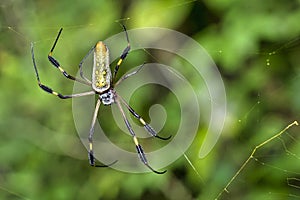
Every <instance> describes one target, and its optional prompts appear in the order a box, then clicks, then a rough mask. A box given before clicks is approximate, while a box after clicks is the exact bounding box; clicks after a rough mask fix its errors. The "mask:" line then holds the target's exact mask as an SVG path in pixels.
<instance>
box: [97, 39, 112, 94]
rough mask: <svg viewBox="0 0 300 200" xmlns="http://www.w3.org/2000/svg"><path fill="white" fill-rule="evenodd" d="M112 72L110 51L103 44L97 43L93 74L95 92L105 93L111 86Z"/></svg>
mask: <svg viewBox="0 0 300 200" xmlns="http://www.w3.org/2000/svg"><path fill="white" fill-rule="evenodd" d="M111 80H112V75H111V70H110V68H109V50H108V48H107V46H106V45H105V44H104V43H103V42H101V41H100V42H97V44H96V45H95V49H94V64H93V74H92V87H93V89H94V90H95V91H97V92H99V93H103V92H105V91H107V90H108V89H109V88H110V86H111Z"/></svg>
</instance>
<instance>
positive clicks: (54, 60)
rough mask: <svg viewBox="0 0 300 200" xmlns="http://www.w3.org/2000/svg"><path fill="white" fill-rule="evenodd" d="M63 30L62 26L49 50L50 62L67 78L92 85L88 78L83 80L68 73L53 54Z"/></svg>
mask: <svg viewBox="0 0 300 200" xmlns="http://www.w3.org/2000/svg"><path fill="white" fill-rule="evenodd" d="M62 30H63V29H62V28H61V29H60V30H59V32H58V35H57V37H56V39H55V41H54V44H53V46H52V48H51V50H50V52H49V54H48V60H49V61H50V63H51V64H52V65H53V66H55V67H56V68H57V69H59V71H60V72H61V73H62V74H63V75H64V76H65V77H66V78H68V79H71V80H74V81H78V82H80V83H83V84H86V85H91V84H90V82H88V81H86V80H81V79H78V78H76V77H74V76H72V75H70V74H68V73H67V72H66V71H65V70H64V69H63V68H62V67H61V65H60V64H59V62H58V61H57V60H56V59H55V58H54V57H53V56H52V54H53V51H54V48H55V46H56V44H57V41H58V39H59V37H60V35H61V32H62Z"/></svg>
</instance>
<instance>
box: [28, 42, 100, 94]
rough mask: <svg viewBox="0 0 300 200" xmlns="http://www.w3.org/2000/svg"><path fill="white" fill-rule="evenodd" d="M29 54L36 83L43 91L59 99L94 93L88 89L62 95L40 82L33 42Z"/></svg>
mask: <svg viewBox="0 0 300 200" xmlns="http://www.w3.org/2000/svg"><path fill="white" fill-rule="evenodd" d="M31 55H32V62H33V67H34V71H35V75H36V79H37V82H38V85H39V87H40V88H41V89H42V90H44V91H45V92H47V93H50V94H53V95H55V96H57V97H59V98H61V99H68V98H73V97H81V96H87V95H92V94H95V92H94V91H89V92H82V93H78V94H71V95H63V94H60V93H58V92H55V91H53V90H52V89H51V88H49V87H48V86H46V85H44V84H42V83H41V81H40V77H39V73H38V70H37V67H36V63H35V58H34V52H33V43H31Z"/></svg>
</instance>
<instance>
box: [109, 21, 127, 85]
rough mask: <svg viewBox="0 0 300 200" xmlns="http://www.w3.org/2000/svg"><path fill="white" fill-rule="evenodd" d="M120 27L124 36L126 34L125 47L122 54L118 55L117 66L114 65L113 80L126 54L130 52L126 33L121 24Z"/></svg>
mask: <svg viewBox="0 0 300 200" xmlns="http://www.w3.org/2000/svg"><path fill="white" fill-rule="evenodd" d="M122 26H123V29H124V31H125V34H126V40H127V47H126V48H125V49H124V50H123V52H122V54H121V55H120V59H119V61H118V62H117V65H116V67H115V70H114V75H113V80H115V79H116V76H117V73H118V71H119V68H120V66H121V64H122V62H123V60H124V59H125V58H126V57H127V55H128V53H129V51H130V42H129V37H128V33H127V30H126V27H125V26H124V25H123V24H122Z"/></svg>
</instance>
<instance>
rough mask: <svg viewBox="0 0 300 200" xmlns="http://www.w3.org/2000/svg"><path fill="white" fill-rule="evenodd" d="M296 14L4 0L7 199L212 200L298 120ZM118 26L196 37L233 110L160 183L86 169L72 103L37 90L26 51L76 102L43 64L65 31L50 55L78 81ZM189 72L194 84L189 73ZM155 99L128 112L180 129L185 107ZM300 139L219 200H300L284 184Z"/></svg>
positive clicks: (267, 154) (185, 4)
mask: <svg viewBox="0 0 300 200" xmlns="http://www.w3.org/2000/svg"><path fill="white" fill-rule="evenodd" d="M299 8H300V4H299V1H297V0H290V1H284V0H276V1H275V0H265V1H260V0H254V1H246V0H241V1H228V0H227V1H225V0H223V1H221V0H205V1H175V0H172V1H171V0H169V1H157V0H155V1H147V0H142V1H67V0H62V1H56V2H53V1H22V0H19V1H9V0H4V1H1V3H0V9H1V12H0V13H1V15H0V28H1V30H0V31H1V32H0V134H1V135H0V136H1V140H0V199H46V200H47V199H57V200H59V199H155V198H157V199H214V198H215V197H216V196H217V195H218V193H219V192H220V191H222V189H223V188H224V187H225V185H226V183H227V182H228V181H229V180H230V178H231V177H232V176H233V175H234V174H235V172H236V171H237V170H238V168H239V167H240V166H241V165H242V163H243V162H244V161H245V160H246V159H247V157H248V156H249V154H250V153H251V151H252V150H253V148H254V147H255V146H256V145H257V144H259V143H261V142H263V141H265V140H266V139H268V138H269V137H271V136H272V135H275V134H276V133H278V132H279V131H280V130H282V129H283V128H284V127H285V126H286V125H287V124H288V123H290V122H291V121H294V120H299V112H300V95H299V92H298V91H299V87H300V78H299V69H298V68H299V66H300V59H299V55H300V49H299V41H300V40H299V36H300V26H299V19H300V9H299ZM127 18H130V19H129V20H125V21H122V19H123V20H124V19H127ZM116 21H122V22H124V23H125V24H126V26H127V28H128V29H132V28H141V27H147V26H154V27H155V26H158V27H165V28H170V29H174V30H178V31H180V32H182V33H184V34H186V35H188V36H190V37H192V38H194V39H195V40H197V41H198V42H199V44H201V45H202V46H203V47H204V48H205V49H206V50H207V52H208V53H209V54H210V55H211V56H212V58H213V60H214V61H215V62H216V63H217V66H218V69H219V70H220V73H221V75H222V78H223V81H224V84H225V87H226V94H227V103H228V104H227V106H228V112H227V118H226V123H225V126H224V130H223V133H222V135H221V138H220V139H219V141H218V143H217V145H216V146H215V148H214V149H213V151H212V152H211V153H210V154H209V155H208V156H207V157H206V158H204V159H199V158H198V153H199V149H200V147H201V142H202V140H203V138H204V135H203V134H205V131H203V130H204V129H206V127H207V126H208V125H207V124H201V126H200V128H199V130H198V135H197V136H196V138H195V140H194V142H193V144H192V146H191V147H190V148H189V149H188V151H187V152H186V156H187V157H184V156H182V157H181V158H180V159H178V160H177V161H176V162H174V163H173V164H172V165H170V166H168V167H167V168H168V172H167V173H166V174H165V175H156V174H152V173H149V174H130V173H123V172H119V171H117V170H114V169H109V168H108V169H95V168H91V167H89V166H88V161H87V156H86V154H87V152H86V149H85V148H84V147H83V145H82V144H81V142H80V140H79V139H78V138H77V133H76V129H75V126H74V122H73V115H72V105H71V101H69V100H60V99H58V98H56V97H54V96H51V95H48V94H46V93H44V92H42V91H41V90H40V89H39V88H38V86H37V83H36V79H35V75H34V70H33V66H32V61H31V55H30V42H31V41H33V42H34V43H35V52H36V55H35V56H36V60H37V64H38V67H39V69H40V73H41V79H42V81H43V82H44V83H46V84H47V85H51V87H53V88H55V90H58V91H60V92H62V93H64V94H69V93H72V87H73V83H72V82H71V81H70V80H65V79H64V77H63V76H62V75H61V74H59V72H58V71H57V70H56V69H55V68H54V67H53V66H51V64H50V63H49V62H48V60H47V53H48V51H49V50H50V48H51V45H52V44H53V41H54V39H55V36H56V34H57V31H58V30H59V28H60V27H63V28H64V32H63V35H62V38H61V40H60V41H59V42H58V45H57V49H56V50H55V53H54V54H55V57H56V58H57V59H58V60H59V61H60V62H61V63H62V64H63V66H64V68H65V69H66V70H67V71H68V72H69V73H70V74H76V73H77V66H78V64H79V62H80V61H81V59H82V58H83V56H84V55H85V54H86V53H87V51H88V50H89V49H90V48H91V47H92V46H93V45H94V44H95V42H96V41H98V40H102V39H105V38H106V37H109V36H110V35H113V34H115V33H118V32H120V31H121V30H122V29H121V27H120V26H119V24H118V23H116ZM120 48H123V47H120ZM143 53H144V52H142V53H141V52H133V53H132V54H129V56H128V59H127V60H126V62H124V64H123V66H122V67H124V68H128V69H129V68H131V67H130V66H136V65H139V64H141V63H143V62H144V61H147V60H146V59H147V55H145V54H144V55H140V54H143ZM199 62H201V60H199ZM124 68H121V69H120V73H121V74H122V73H125V72H126V71H127V69H124ZM186 70H187V72H185V73H186V74H190V76H191V77H187V78H191V80H192V79H193V77H192V75H193V71H188V70H189V69H186ZM145 90H146V91H145ZM153 91H155V88H154V89H153V88H151V87H144V89H143V91H140V90H139V91H138V92H137V93H135V94H134V96H133V97H135V98H133V99H132V100H131V101H130V103H131V104H133V105H134V107H136V108H137V110H138V111H139V113H140V114H141V115H143V116H145V119H147V120H148V119H149V114H148V109H149V107H150V106H151V104H153V103H160V104H162V105H164V106H165V109H166V110H167V113H168V117H169V118H168V119H167V123H166V127H164V129H163V132H166V133H168V132H169V131H174V130H173V129H174V127H175V128H176V127H177V126H178V123H179V121H180V116H178V111H177V110H176V109H178V108H177V107H178V103H177V102H176V101H175V100H172V98H173V96H172V94H166V95H165V96H164V95H161V94H156V95H152V96H151V97H152V98H148V97H149V96H148V95H149V94H152V93H154V92H153ZM161 91H162V92H161V93H163V92H164V90H161ZM187 98H188V97H187ZM157 101H161V102H157ZM168 110H169V111H168ZM104 112H106V110H105V111H104ZM91 114H92V113H91ZM170 116H171V118H170ZM83 118H85V116H83ZM105 121H106V122H107V123H106V124H105V127H106V128H109V127H112V128H111V130H113V133H112V134H111V135H110V136H109V137H110V138H112V140H113V141H118V140H119V137H120V138H121V139H120V141H122V142H128V144H126V143H125V144H126V145H128V149H130V150H132V151H134V144H133V143H132V142H131V140H130V138H129V137H128V140H127V139H126V137H125V136H124V134H123V133H120V135H123V136H124V137H123V136H122V137H121V136H119V135H117V134H118V133H117V132H118V131H119V130H118V129H117V128H116V127H115V124H114V122H113V121H111V122H110V120H107V119H106V120H105ZM172 123H174V125H172ZM175 123H176V124H175ZM297 130H299V128H297V127H296V128H295V127H293V128H292V129H291V130H289V131H288V134H284V135H282V136H281V137H280V139H277V140H276V141H274V142H273V141H272V142H271V143H268V144H267V145H266V146H265V147H263V148H262V149H261V151H259V152H257V156H256V157H255V158H257V159H258V160H257V161H255V160H252V162H251V163H250V164H249V165H248V166H247V167H246V168H245V169H244V170H243V171H242V173H241V174H240V175H239V176H238V178H237V179H235V181H233V183H232V185H230V187H229V188H228V190H229V193H224V194H223V195H222V196H221V197H220V199H288V198H290V199H293V197H295V198H296V197H297V198H299V197H300V190H299V182H298V188H296V187H293V186H291V185H290V184H288V183H287V178H288V177H294V178H298V180H299V173H300V172H299V166H300V159H299V157H300V155H299V148H300V147H299V136H298V135H297V134H295V133H297V132H298V131H297ZM123 138H124V139H123ZM155 141H156V140H155ZM155 141H152V142H155ZM145 143H146V141H143V144H145ZM151 144H153V143H151ZM129 145H130V146H129ZM145 145H146V144H145ZM153 145H155V144H153ZM146 146H147V145H146ZM149 146H151V145H149ZM126 149H127V148H126ZM147 149H151V147H147ZM104 153H105V152H104ZM106 153H108V152H106ZM187 158H188V159H189V161H190V162H191V163H192V164H193V166H192V165H190V164H189V162H188V159H187ZM297 166H298V167H297ZM193 167H194V169H193ZM296 183H297V182H296Z"/></svg>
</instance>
